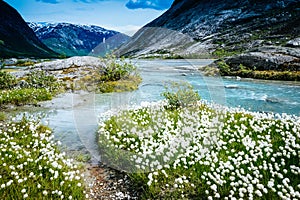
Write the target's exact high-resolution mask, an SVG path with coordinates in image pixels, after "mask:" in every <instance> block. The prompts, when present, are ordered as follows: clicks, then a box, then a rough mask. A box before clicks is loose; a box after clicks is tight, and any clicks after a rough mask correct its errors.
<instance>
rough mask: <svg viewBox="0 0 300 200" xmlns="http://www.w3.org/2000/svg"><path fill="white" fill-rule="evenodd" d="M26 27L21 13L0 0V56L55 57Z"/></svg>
mask: <svg viewBox="0 0 300 200" xmlns="http://www.w3.org/2000/svg"><path fill="white" fill-rule="evenodd" d="M56 56H58V54H57V53H55V52H54V51H52V50H50V49H49V48H47V47H46V46H45V45H44V44H43V43H42V42H41V41H40V40H39V39H38V38H37V37H36V35H35V34H34V32H33V31H32V30H31V29H30V28H29V27H28V25H27V24H26V22H25V21H24V20H23V18H22V17H21V15H20V14H19V13H18V12H17V11H16V10H15V9H14V8H12V7H11V6H10V5H8V4H7V3H6V2H4V1H0V58H8V57H56Z"/></svg>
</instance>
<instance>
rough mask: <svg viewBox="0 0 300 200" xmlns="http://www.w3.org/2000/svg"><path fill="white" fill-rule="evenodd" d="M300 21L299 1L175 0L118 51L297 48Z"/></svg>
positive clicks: (205, 53) (219, 52)
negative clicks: (265, 47)
mask: <svg viewBox="0 0 300 200" xmlns="http://www.w3.org/2000/svg"><path fill="white" fill-rule="evenodd" d="M299 22H300V1H299V0H278V1H275V0H175V1H174V3H173V5H172V6H171V8H170V9H169V10H168V11H166V12H165V13H164V14H163V15H162V16H160V17H158V18H157V19H155V20H154V21H152V22H150V23H149V24H147V25H146V26H145V27H143V28H142V29H141V30H139V31H138V32H137V33H136V34H135V35H134V36H133V38H132V40H131V41H130V42H129V43H127V44H126V45H123V46H122V47H121V48H120V49H119V50H118V51H117V53H118V54H119V55H127V56H135V57H145V56H149V55H157V54H160V55H161V54H164V55H170V54H173V55H174V54H175V55H180V56H182V57H190V56H194V55H196V56H202V57H209V56H214V57H223V56H230V55H234V54H239V53H243V52H246V51H248V50H249V49H253V48H257V47H261V46H265V45H268V46H270V45H271V46H286V45H287V46H290V47H296V48H297V46H298V47H299V42H298V43H297V42H295V41H297V38H298V37H299V35H300V23H299ZM293 41H294V42H293Z"/></svg>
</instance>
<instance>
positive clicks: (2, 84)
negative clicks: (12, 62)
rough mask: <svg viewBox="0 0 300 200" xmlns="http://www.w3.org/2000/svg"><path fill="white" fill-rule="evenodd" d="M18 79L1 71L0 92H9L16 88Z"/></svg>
mask: <svg viewBox="0 0 300 200" xmlns="http://www.w3.org/2000/svg"><path fill="white" fill-rule="evenodd" d="M16 84H17V79H16V77H15V76H13V75H11V74H10V73H8V72H5V71H3V70H0V90H9V89H12V88H14V87H15V85H16Z"/></svg>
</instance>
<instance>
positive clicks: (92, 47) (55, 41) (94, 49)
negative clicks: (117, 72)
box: [28, 22, 130, 56]
mask: <svg viewBox="0 0 300 200" xmlns="http://www.w3.org/2000/svg"><path fill="white" fill-rule="evenodd" d="M28 25H29V26H30V27H31V28H32V30H33V31H34V32H35V34H36V35H37V37H38V38H39V39H40V40H41V41H42V42H43V43H44V44H45V45H47V46H48V47H49V48H51V49H52V50H54V51H56V52H59V53H61V54H63V55H66V56H83V55H105V54H106V53H107V52H109V51H111V50H112V49H115V48H117V47H119V46H120V45H121V44H123V43H125V42H127V41H128V40H129V38H130V37H129V36H127V35H125V34H122V33H119V32H116V31H112V30H107V29H104V28H102V27H99V26H89V25H76V24H70V23H45V22H40V23H34V22H28Z"/></svg>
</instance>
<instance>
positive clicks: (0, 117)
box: [0, 112, 7, 122]
mask: <svg viewBox="0 0 300 200" xmlns="http://www.w3.org/2000/svg"><path fill="white" fill-rule="evenodd" d="M6 119H7V116H6V114H5V113H4V112H0V122H1V121H5V120H6Z"/></svg>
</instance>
